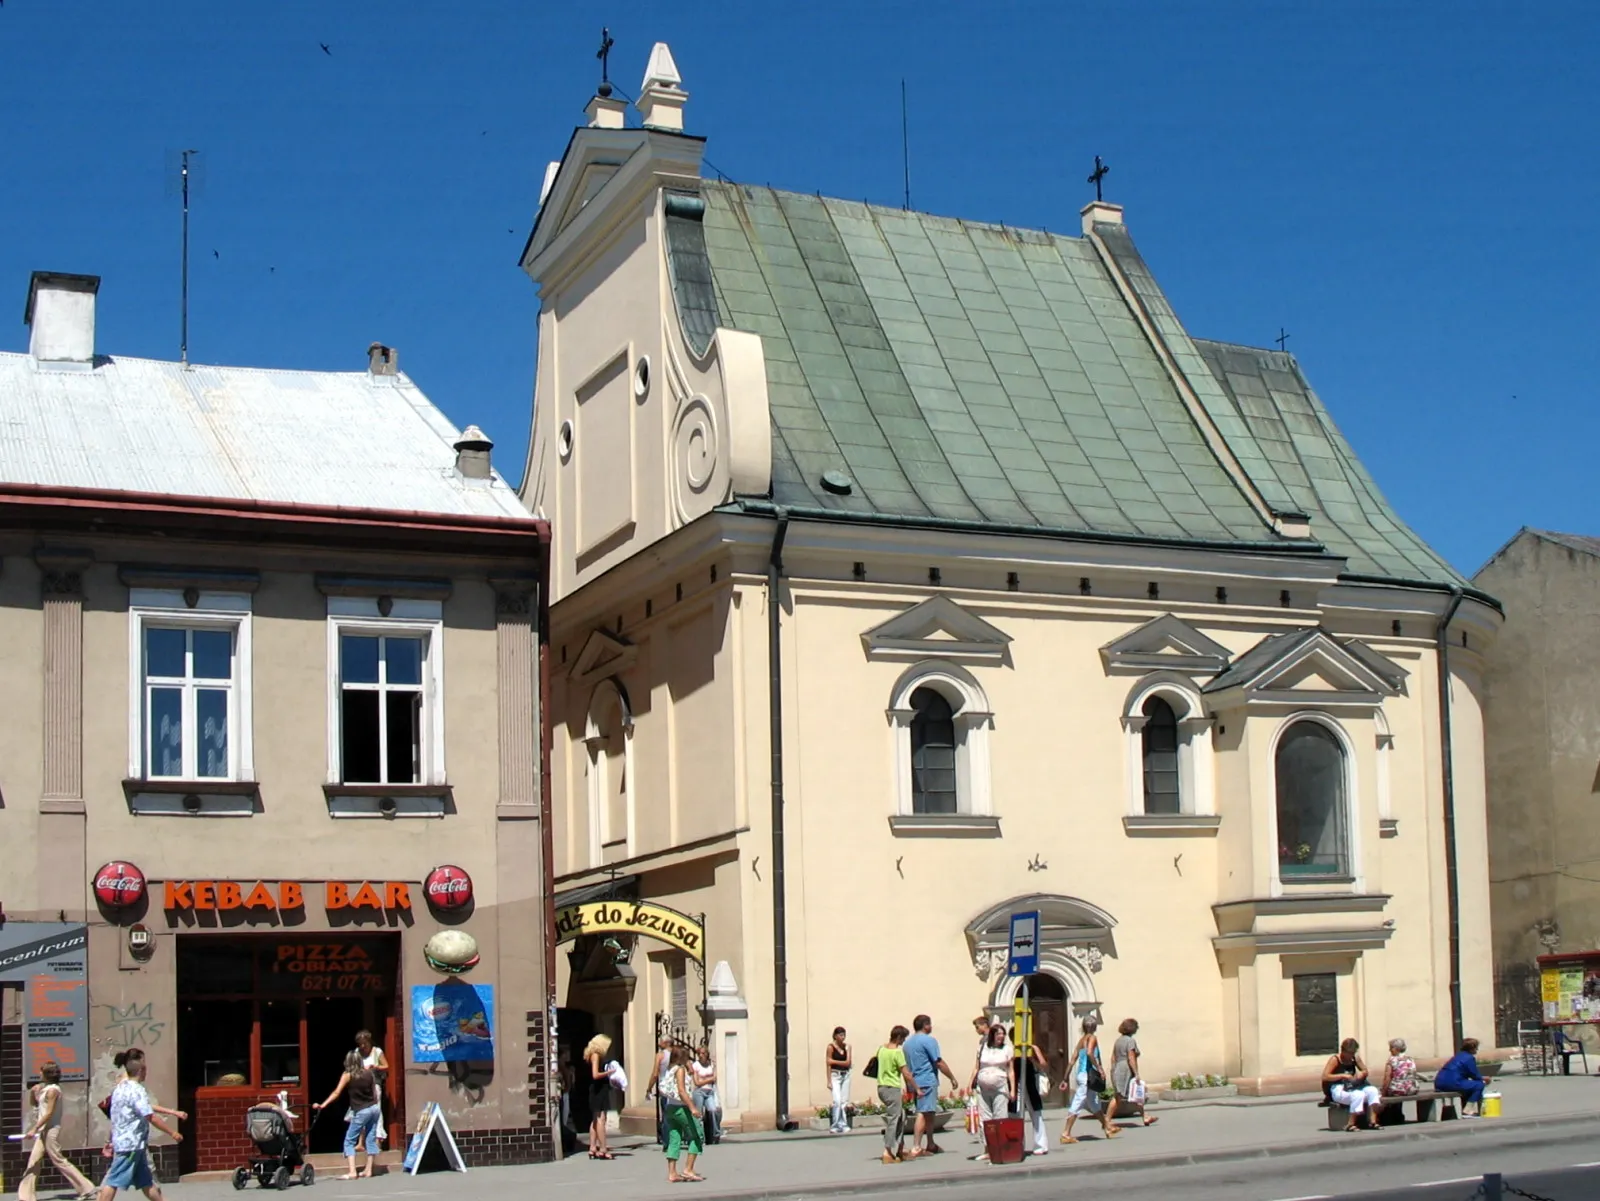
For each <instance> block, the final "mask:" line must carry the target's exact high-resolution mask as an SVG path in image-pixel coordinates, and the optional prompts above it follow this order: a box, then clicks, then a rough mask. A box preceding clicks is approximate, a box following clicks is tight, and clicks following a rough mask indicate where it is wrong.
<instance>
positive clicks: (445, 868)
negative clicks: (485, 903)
mask: <svg viewBox="0 0 1600 1201" xmlns="http://www.w3.org/2000/svg"><path fill="white" fill-rule="evenodd" d="M422 887H423V891H424V892H426V893H427V894H428V904H430V905H432V906H433V907H434V908H435V909H460V908H462V907H463V906H465V905H468V904H470V903H471V901H472V877H471V876H469V875H467V873H466V872H464V871H463V870H461V868H459V867H456V866H455V865H454V864H450V863H445V864H441V865H440V866H439V867H436V868H434V869H433V870H432V871H431V872H429V873H428V878H427V879H426V880H425V881H424V882H423V886H422Z"/></svg>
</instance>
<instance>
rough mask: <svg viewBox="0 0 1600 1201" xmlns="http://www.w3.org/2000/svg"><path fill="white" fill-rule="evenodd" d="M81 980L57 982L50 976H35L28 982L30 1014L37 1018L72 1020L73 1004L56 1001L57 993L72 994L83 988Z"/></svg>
mask: <svg viewBox="0 0 1600 1201" xmlns="http://www.w3.org/2000/svg"><path fill="white" fill-rule="evenodd" d="M82 987H83V982H82V981H81V980H56V979H54V978H52V977H50V976H35V977H34V978H33V979H32V980H30V981H29V982H28V1014H29V1016H30V1017H35V1018H70V1017H71V1016H72V1002H70V1001H55V1000H52V999H51V998H52V997H53V996H55V995H56V994H57V993H70V992H71V991H72V990H73V989H75V988H82Z"/></svg>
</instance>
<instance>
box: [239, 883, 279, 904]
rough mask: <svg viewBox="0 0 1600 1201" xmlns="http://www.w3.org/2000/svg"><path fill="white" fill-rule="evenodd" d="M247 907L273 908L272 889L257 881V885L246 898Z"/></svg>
mask: <svg viewBox="0 0 1600 1201" xmlns="http://www.w3.org/2000/svg"><path fill="white" fill-rule="evenodd" d="M244 907H245V908H246V909H271V908H272V891H271V890H270V889H269V888H268V887H267V886H266V885H265V884H262V883H260V882H259V881H257V883H256V886H255V887H254V888H252V889H251V890H250V895H249V896H247V897H246V898H245V899H244Z"/></svg>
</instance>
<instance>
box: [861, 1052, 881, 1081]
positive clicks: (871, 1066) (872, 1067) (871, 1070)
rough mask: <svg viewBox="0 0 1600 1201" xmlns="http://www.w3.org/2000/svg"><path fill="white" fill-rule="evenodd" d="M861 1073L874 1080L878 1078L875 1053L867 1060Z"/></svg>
mask: <svg viewBox="0 0 1600 1201" xmlns="http://www.w3.org/2000/svg"><path fill="white" fill-rule="evenodd" d="M861 1074H862V1075H863V1076H865V1077H866V1078H867V1079H868V1080H876V1079H877V1078H878V1057H877V1056H876V1055H874V1056H873V1057H872V1058H871V1059H869V1060H867V1066H866V1067H864V1068H862V1069H861Z"/></svg>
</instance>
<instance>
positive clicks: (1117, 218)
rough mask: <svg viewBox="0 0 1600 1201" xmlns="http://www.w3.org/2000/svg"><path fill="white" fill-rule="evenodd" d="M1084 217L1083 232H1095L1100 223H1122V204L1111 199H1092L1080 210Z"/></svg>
mask: <svg viewBox="0 0 1600 1201" xmlns="http://www.w3.org/2000/svg"><path fill="white" fill-rule="evenodd" d="M1079 212H1080V214H1081V215H1082V217H1083V232H1084V233H1086V234H1089V233H1093V232H1094V227H1095V226H1096V225H1097V224H1098V225H1121V224H1122V206H1121V205H1120V204H1112V203H1111V202H1110V201H1109V200H1091V201H1090V202H1089V203H1088V204H1086V205H1084V206H1083V208H1082V209H1080V210H1079Z"/></svg>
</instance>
